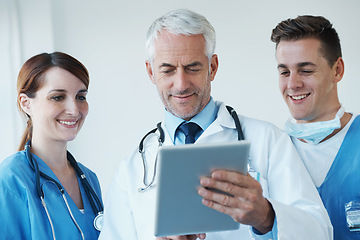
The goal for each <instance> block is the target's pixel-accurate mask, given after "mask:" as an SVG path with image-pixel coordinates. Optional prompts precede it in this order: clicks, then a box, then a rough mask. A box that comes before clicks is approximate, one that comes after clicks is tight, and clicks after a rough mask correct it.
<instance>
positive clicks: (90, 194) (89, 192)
mask: <svg viewBox="0 0 360 240" xmlns="http://www.w3.org/2000/svg"><path fill="white" fill-rule="evenodd" d="M30 148H31V141H30V140H29V141H28V142H27V143H26V145H25V156H26V159H27V161H28V163H29V165H30V167H31V168H32V169H33V170H34V172H35V185H36V192H37V194H38V196H39V198H40V199H41V201H42V204H43V205H44V203H45V201H44V198H45V195H44V192H43V190H42V187H41V184H40V177H42V178H44V179H45V180H47V181H50V182H52V183H54V184H55V185H56V186H57V187H58V189H59V191H60V192H61V194H62V195H63V198H64V194H65V190H64V188H63V187H62V185H61V184H60V183H59V182H57V181H56V180H55V179H53V178H51V177H50V176H48V175H46V174H45V173H43V172H41V171H40V169H39V165H38V163H37V161H36V160H35V159H33V157H32V155H31V152H30ZM67 159H68V161H69V162H70V164H71V165H72V166H73V168H74V169H75V172H76V174H77V176H79V177H80V181H81V183H82V185H83V187H84V191H85V194H86V196H87V198H88V199H89V203H90V205H91V208H92V209H93V211H94V214H95V216H96V217H95V219H97V218H98V217H99V216H100V215H102V214H103V211H104V207H103V205H102V203H101V201H100V199H99V198H98V196H97V195H96V193H95V191H94V189H93V188H92V187H91V185H90V183H89V181H88V180H87V178H86V176H85V174H84V173H83V171H82V170H81V169H80V167H79V165H78V164H77V162H76V160H75V158H74V157H73V156H72V155H71V153H70V152H67ZM94 201H95V202H96V204H95V202H94ZM65 204H66V205H67V207H69V206H68V203H67V200H66V198H65ZM45 210H46V212H47V215H48V210H47V208H46V206H45ZM70 214H71V215H72V213H71V211H70ZM72 218H73V216H72ZM73 220H74V219H73ZM50 223H51V221H50ZM51 224H52V223H51ZM75 224H76V225H77V227H78V224H77V223H76V221H75ZM95 228H96V229H97V230H99V227H98V226H95ZM82 235H83V234H82Z"/></svg>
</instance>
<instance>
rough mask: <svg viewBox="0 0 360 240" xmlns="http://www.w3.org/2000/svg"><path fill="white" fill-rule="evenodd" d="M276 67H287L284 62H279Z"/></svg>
mask: <svg viewBox="0 0 360 240" xmlns="http://www.w3.org/2000/svg"><path fill="white" fill-rule="evenodd" d="M277 68H278V69H279V68H287V66H286V65H285V64H282V63H280V64H279V65H278V66H277Z"/></svg>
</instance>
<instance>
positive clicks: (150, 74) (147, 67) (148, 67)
mask: <svg viewBox="0 0 360 240" xmlns="http://www.w3.org/2000/svg"><path fill="white" fill-rule="evenodd" d="M145 65H146V71H147V74H148V76H149V78H150V80H151V81H152V83H153V84H156V81H155V75H154V72H153V69H152V65H151V63H150V62H149V61H145Z"/></svg>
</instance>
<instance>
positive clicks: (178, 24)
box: [146, 9, 216, 62]
mask: <svg viewBox="0 0 360 240" xmlns="http://www.w3.org/2000/svg"><path fill="white" fill-rule="evenodd" d="M162 30H166V31H168V32H170V33H171V34H175V35H186V36H192V35H198V34H202V35H203V36H204V39H205V55H206V56H207V57H208V59H209V62H210V60H211V58H212V56H213V55H214V52H215V45H216V34H215V29H214V28H213V26H212V25H211V24H210V22H209V21H208V20H207V19H206V18H205V17H204V16H202V15H200V14H198V13H195V12H193V11H191V10H187V9H177V10H173V11H171V12H168V13H166V14H165V15H163V16H162V17H160V18H158V19H156V20H155V21H154V22H153V24H151V26H150V28H149V29H148V31H147V40H146V52H147V58H148V61H150V62H152V61H153V60H154V57H155V47H154V43H155V40H156V39H157V38H158V36H159V33H160V32H161V31H162Z"/></svg>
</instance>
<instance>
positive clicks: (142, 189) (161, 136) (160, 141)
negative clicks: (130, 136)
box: [138, 106, 244, 192]
mask: <svg viewBox="0 0 360 240" xmlns="http://www.w3.org/2000/svg"><path fill="white" fill-rule="evenodd" d="M226 109H227V110H228V112H229V114H230V115H231V117H232V118H233V119H234V122H235V127H236V131H237V133H238V140H239V141H241V140H244V134H243V132H242V130H241V125H240V120H239V117H238V115H237V113H236V111H235V110H234V109H233V108H232V107H230V106H226ZM156 131H159V137H158V148H159V147H161V146H162V145H163V143H164V141H165V133H164V130H163V129H162V127H161V122H159V123H158V124H157V125H156V128H154V129H152V130H151V131H149V132H148V133H147V134H145V136H144V137H143V138H142V139H141V141H140V144H139V153H140V154H141V159H142V163H143V168H144V176H143V184H144V187H140V188H139V189H138V191H139V192H145V191H146V190H148V189H150V188H151V187H153V186H154V185H153V183H154V181H155V176H156V165H157V153H156V156H155V164H154V172H153V176H152V178H151V181H150V183H147V170H146V163H145V158H146V156H145V149H144V141H145V139H146V138H147V137H148V136H149V135H150V134H153V133H155V132H156Z"/></svg>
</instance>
